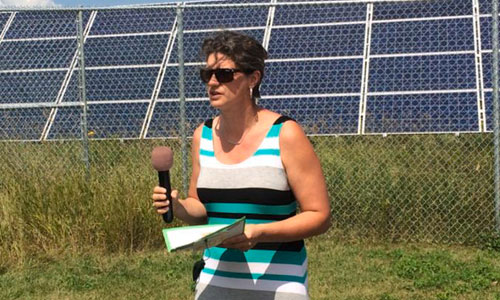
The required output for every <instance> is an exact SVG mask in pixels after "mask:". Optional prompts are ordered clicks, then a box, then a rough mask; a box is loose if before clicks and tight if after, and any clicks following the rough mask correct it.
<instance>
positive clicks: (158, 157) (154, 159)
mask: <svg viewBox="0 0 500 300" xmlns="http://www.w3.org/2000/svg"><path fill="white" fill-rule="evenodd" d="M151 163H152V165H153V168H154V169H155V170H156V171H158V179H159V181H160V186H161V187H163V188H165V189H167V199H168V200H169V204H168V211H167V212H166V213H164V214H163V215H162V216H163V220H164V221H165V222H167V223H170V222H172V220H173V218H174V209H173V207H172V195H171V194H172V188H171V187H170V174H169V171H168V170H170V168H171V167H172V165H173V164H174V153H173V152H172V150H171V149H170V148H169V147H166V146H162V147H155V148H154V149H153V152H152V153H151Z"/></svg>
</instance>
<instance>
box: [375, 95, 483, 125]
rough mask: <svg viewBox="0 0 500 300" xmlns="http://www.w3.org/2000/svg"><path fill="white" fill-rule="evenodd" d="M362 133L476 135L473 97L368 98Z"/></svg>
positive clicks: (395, 96)
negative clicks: (470, 132) (471, 133)
mask: <svg viewBox="0 0 500 300" xmlns="http://www.w3.org/2000/svg"><path fill="white" fill-rule="evenodd" d="M366 115H367V116H366V132H367V133H383V132H450V131H477V130H478V120H477V98H476V93H443V94H421V95H418V94H417V95H382V96H370V97H368V100H367V109H366Z"/></svg>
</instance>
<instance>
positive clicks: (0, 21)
mask: <svg viewBox="0 0 500 300" xmlns="http://www.w3.org/2000/svg"><path fill="white" fill-rule="evenodd" d="M9 17H10V14H8V13H0V32H2V30H3V27H4V26H5V24H6V23H7V20H8V19H9Z"/></svg>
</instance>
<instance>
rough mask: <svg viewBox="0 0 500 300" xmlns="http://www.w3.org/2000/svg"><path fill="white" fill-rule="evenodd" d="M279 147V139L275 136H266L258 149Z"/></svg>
mask: <svg viewBox="0 0 500 300" xmlns="http://www.w3.org/2000/svg"><path fill="white" fill-rule="evenodd" d="M279 148H280V139H279V136H277V137H270V138H268V137H266V138H265V139H264V141H262V144H260V147H259V149H279Z"/></svg>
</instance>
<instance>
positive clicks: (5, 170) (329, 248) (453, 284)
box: [0, 134, 500, 300]
mask: <svg viewBox="0 0 500 300" xmlns="http://www.w3.org/2000/svg"><path fill="white" fill-rule="evenodd" d="M311 140H312V142H313V144H314V147H315V149H316V152H317V153H318V155H319V157H320V159H321V162H322V167H323V170H324V173H325V177H326V180H327V184H328V188H329V194H330V197H331V201H332V216H333V221H334V226H333V228H332V232H330V234H329V235H325V236H321V237H318V238H314V239H311V240H310V241H308V245H309V249H310V252H309V253H310V258H311V259H310V275H311V276H310V277H311V279H310V287H311V296H312V298H313V299H386V300H387V299H500V296H499V290H498V287H497V283H496V282H497V280H498V279H499V275H498V274H499V263H498V261H499V258H500V257H499V256H500V255H499V252H495V251H494V250H499V249H500V237H498V236H497V235H494V234H493V232H494V230H493V229H494V226H495V224H494V202H493V159H492V137H491V135H488V134H484V135H479V134H470V135H459V136H455V135H420V136H419V135H412V136H404V135H403V136H388V137H380V136H363V137H358V136H352V137H314V138H311ZM165 144H167V145H169V146H170V147H172V148H173V149H174V153H175V155H176V156H175V159H174V161H175V163H174V167H173V169H172V170H171V174H172V185H173V186H174V187H177V188H179V187H181V186H182V182H181V177H182V165H181V161H182V159H181V155H180V145H179V143H178V141H175V140H167V141H160V140H156V141H152V140H146V141H119V140H116V141H92V142H91V143H90V162H91V168H90V173H89V174H87V173H86V170H85V168H84V164H83V163H82V156H83V152H82V148H81V144H80V143H79V142H74V141H73V142H44V143H7V142H3V143H0V299H114V298H127V299H137V298H145V299H155V298H162V297H163V296H165V295H166V294H168V295H173V296H172V297H169V298H168V299H189V298H190V297H191V296H192V291H191V286H192V284H191V283H190V276H191V275H190V272H191V265H192V263H193V260H194V256H196V255H193V254H189V253H186V254H180V255H176V256H173V255H166V253H165V252H164V251H162V250H161V249H163V248H164V245H163V240H162V237H161V235H160V234H159V233H160V231H161V228H162V227H163V226H164V225H163V224H162V221H161V218H160V217H158V216H157V215H155V213H154V212H153V211H152V208H151V204H150V194H151V189H152V187H153V186H154V185H156V184H157V175H156V172H155V171H153V169H152V168H151V166H150V153H151V149H152V148H153V147H154V146H155V145H165ZM179 225H182V224H181V223H179V222H174V223H173V224H172V225H171V226H179ZM334 232H335V233H334ZM345 237H348V238H347V241H348V242H345V240H344V238H345ZM368 241H371V242H368ZM430 241H432V242H440V243H446V244H462V245H475V247H476V248H473V247H471V248H466V247H458V246H455V247H453V246H437V245H436V244H434V245H432V244H415V242H418V243H426V242H430ZM405 242H411V244H404V243H405ZM483 247H486V248H488V249H489V250H479V249H481V248H483Z"/></svg>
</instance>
